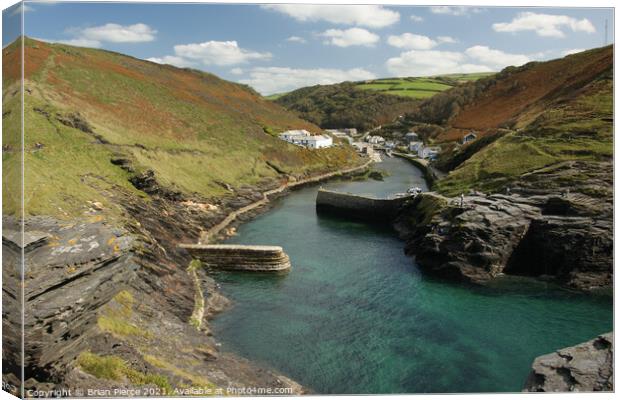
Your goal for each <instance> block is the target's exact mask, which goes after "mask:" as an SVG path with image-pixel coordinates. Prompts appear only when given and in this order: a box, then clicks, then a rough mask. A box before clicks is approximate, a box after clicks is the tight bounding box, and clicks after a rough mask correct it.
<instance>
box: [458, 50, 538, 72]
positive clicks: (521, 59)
mask: <svg viewBox="0 0 620 400" xmlns="http://www.w3.org/2000/svg"><path fill="white" fill-rule="evenodd" d="M465 54H466V55H467V56H468V57H470V58H472V59H474V60H476V61H477V62H479V63H481V64H483V65H486V66H488V67H489V68H491V69H492V70H495V71H497V70H500V69H502V68H504V67H506V66H509V65H515V66H519V65H523V64H526V63H528V62H530V61H532V60H531V59H530V57H528V56H526V55H524V54H510V53H504V52H503V51H501V50H495V49H491V48H489V47H487V46H472V47H470V48H468V49H467V50H465Z"/></svg>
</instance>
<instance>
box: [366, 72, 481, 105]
mask: <svg viewBox="0 0 620 400" xmlns="http://www.w3.org/2000/svg"><path fill="white" fill-rule="evenodd" d="M492 74H493V73H492V72H481V73H473V74H451V75H442V76H437V77H429V78H384V79H375V80H372V81H366V82H360V83H358V85H357V86H356V87H357V88H358V89H363V90H375V91H379V92H383V93H385V94H391V95H395V96H405V97H412V98H415V99H426V98H429V97H432V96H433V95H435V94H437V93H439V92H443V91H444V90H447V89H450V88H451V87H453V86H456V85H458V84H459V83H463V82H467V81H475V80H477V79H480V78H483V77H485V76H489V75H492Z"/></svg>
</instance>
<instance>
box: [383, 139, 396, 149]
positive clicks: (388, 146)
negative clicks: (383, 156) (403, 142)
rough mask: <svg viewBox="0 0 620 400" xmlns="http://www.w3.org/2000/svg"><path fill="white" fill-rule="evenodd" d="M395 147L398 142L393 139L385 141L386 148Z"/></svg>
mask: <svg viewBox="0 0 620 400" xmlns="http://www.w3.org/2000/svg"><path fill="white" fill-rule="evenodd" d="M395 147H396V143H394V141H393V140H388V141H387V142H385V148H386V149H393V148H395Z"/></svg>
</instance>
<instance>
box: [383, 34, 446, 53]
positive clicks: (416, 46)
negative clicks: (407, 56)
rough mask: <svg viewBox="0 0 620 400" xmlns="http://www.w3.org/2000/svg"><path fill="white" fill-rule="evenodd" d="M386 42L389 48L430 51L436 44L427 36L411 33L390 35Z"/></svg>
mask: <svg viewBox="0 0 620 400" xmlns="http://www.w3.org/2000/svg"><path fill="white" fill-rule="evenodd" d="M387 42H388V44H389V45H390V46H394V47H398V48H399V49H409V50H430V49H432V48H433V47H435V46H437V42H436V41H435V40H433V39H431V38H429V37H428V36H424V35H416V34H413V33H403V34H402V35H398V36H396V35H392V36H390V37H388V40H387Z"/></svg>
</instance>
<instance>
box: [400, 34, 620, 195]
mask: <svg viewBox="0 0 620 400" xmlns="http://www.w3.org/2000/svg"><path fill="white" fill-rule="evenodd" d="M612 92H613V49H612V47H610V46H608V47H604V48H600V49H594V50H590V51H586V52H582V53H579V54H574V55H570V56H567V57H565V58H562V59H557V60H552V61H549V62H541V63H530V64H527V65H525V66H523V67H519V68H514V67H509V68H506V69H505V70H503V71H502V72H501V73H499V74H497V75H495V76H492V77H488V78H484V79H481V80H479V81H477V82H473V83H470V84H467V85H464V86H462V87H457V88H454V89H451V90H449V91H446V92H444V93H441V94H438V95H437V96H435V97H433V98H432V99H429V100H427V101H426V102H424V103H422V104H421V105H420V107H419V108H418V109H417V110H416V112H414V113H412V114H411V115H408V116H407V120H408V121H409V122H411V123H419V122H423V123H431V124H437V125H440V126H441V128H442V129H439V130H437V132H438V133H437V134H436V135H435V136H434V137H432V138H431V140H432V141H434V142H437V143H444V144H445V146H444V148H445V149H447V151H446V153H445V154H444V156H443V157H442V160H440V161H441V162H440V164H439V165H440V166H443V167H444V168H446V169H448V170H452V172H450V174H449V175H448V176H447V177H446V178H444V179H442V180H441V181H439V182H438V183H437V187H436V188H437V189H438V190H440V191H443V192H445V193H447V194H452V195H454V194H458V193H460V192H462V191H465V190H468V189H471V188H477V189H481V190H485V191H497V190H501V189H503V188H504V187H506V186H509V185H519V186H528V188H530V189H534V187H537V186H540V185H542V186H544V187H546V188H547V189H549V188H554V187H555V190H563V189H562V188H569V187H573V189H575V190H581V191H585V192H588V191H590V192H591V191H592V190H594V189H593V187H594V186H597V187H599V189H596V190H603V191H605V192H606V194H610V193H611V192H610V190H611V188H610V187H608V185H607V183H606V182H603V181H601V180H600V175H601V173H602V174H603V175H604V174H605V172H607V173H609V174H611V164H610V163H611V159H612V155H613V154H612V153H613V145H612V139H613V137H612V128H613V97H612ZM470 131H474V132H476V134H477V135H478V137H477V140H476V141H474V142H473V143H471V144H469V145H465V146H457V147H455V146H454V143H455V142H456V141H458V140H460V139H461V138H462V137H463V135H464V134H465V133H467V132H470ZM563 163H564V164H563ZM565 163H580V165H583V166H584V167H583V171H582V173H581V174H576V173H572V174H569V175H567V173H563V174H560V178H558V180H553V179H552V180H551V181H547V182H545V183H544V184H543V183H542V182H541V183H540V184H539V185H538V184H535V183H532V182H529V183H527V184H526V183H525V182H526V181H529V180H530V179H531V178H532V175H525V174H528V173H533V172H535V171H539V170H540V169H542V168H551V167H552V166H557V167H558V168H559V166H560V165H566V164H565ZM569 169H571V168H569ZM601 169H602V170H601ZM572 171H573V172H574V171H575V168H572ZM588 171H589V172H588ZM595 171H598V172H595ZM584 174H585V175H584ZM592 174H595V175H597V176H599V179H596V180H590V179H586V177H587V176H589V177H591V175H592Z"/></svg>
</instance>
